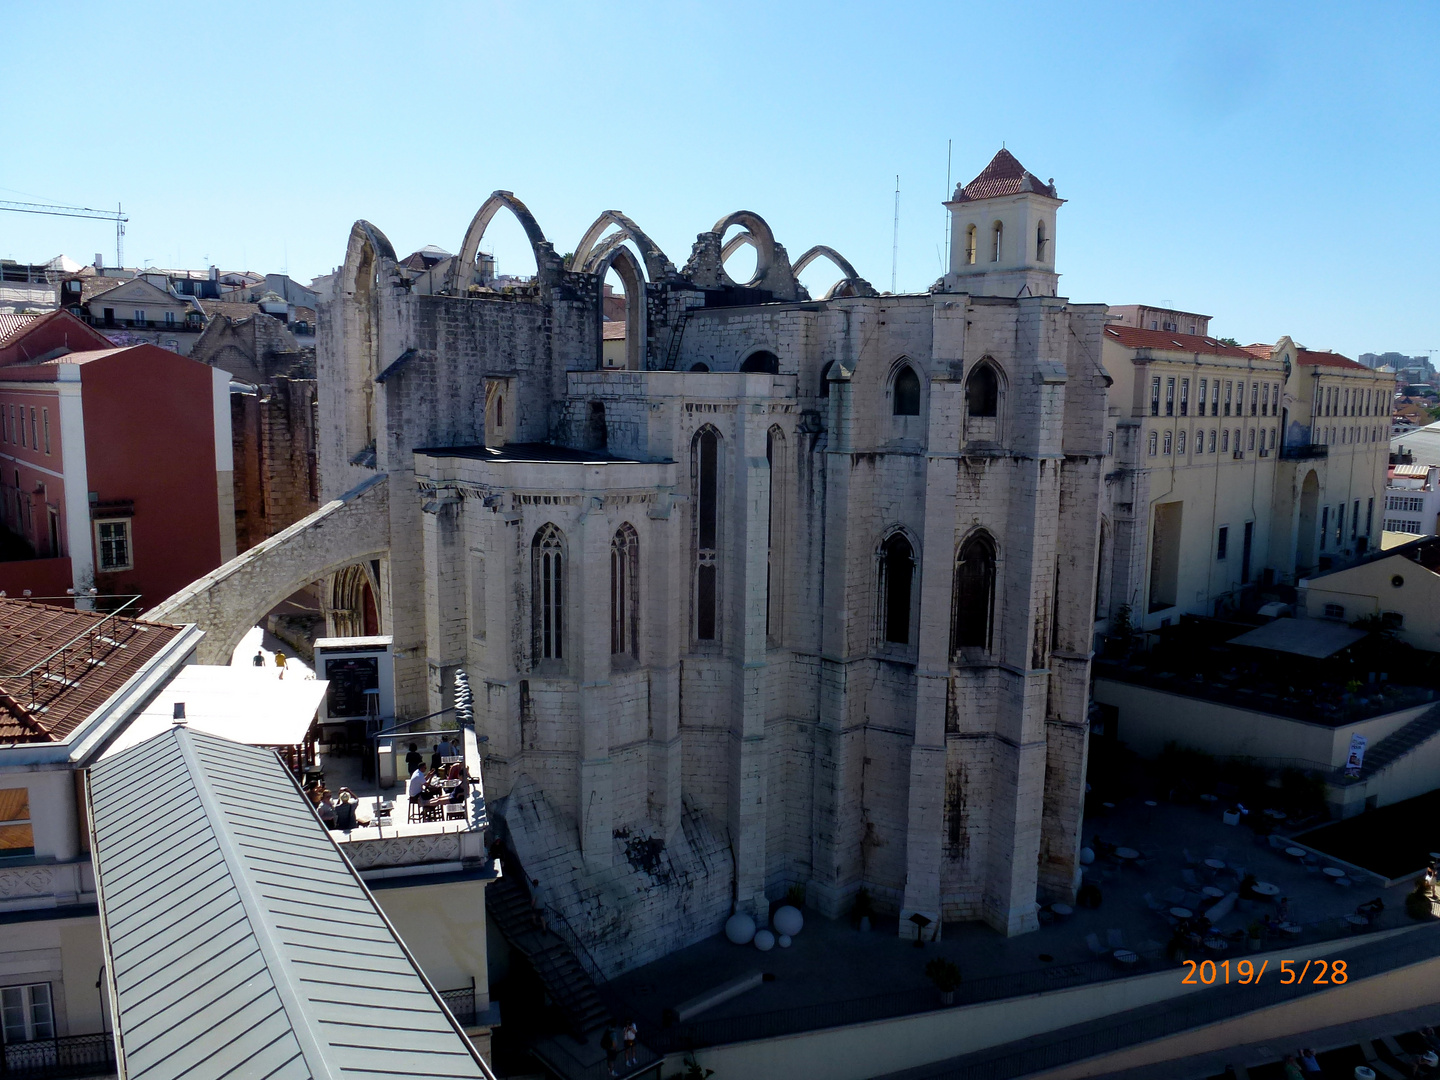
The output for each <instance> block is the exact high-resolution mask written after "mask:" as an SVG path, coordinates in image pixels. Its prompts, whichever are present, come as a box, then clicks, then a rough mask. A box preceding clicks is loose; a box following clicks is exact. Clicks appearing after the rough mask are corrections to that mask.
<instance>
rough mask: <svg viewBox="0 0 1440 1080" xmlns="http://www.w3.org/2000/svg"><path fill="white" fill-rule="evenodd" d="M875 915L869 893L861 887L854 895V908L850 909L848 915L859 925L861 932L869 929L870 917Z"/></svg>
mask: <svg viewBox="0 0 1440 1080" xmlns="http://www.w3.org/2000/svg"><path fill="white" fill-rule="evenodd" d="M873 914H875V906H874V904H873V903H872V902H871V900H870V892H869V890H868V889H866V888H865V887H864V886H863V885H862V886H861V887H860V889H859V891H858V892H856V893H855V906H854V907H852V908H851V909H850V915H851V917H852V918H854V919H855V920H856V922H858V923H859V924H860V929H861V931H862V932H863V931H868V930H869V929H870V916H871V915H873Z"/></svg>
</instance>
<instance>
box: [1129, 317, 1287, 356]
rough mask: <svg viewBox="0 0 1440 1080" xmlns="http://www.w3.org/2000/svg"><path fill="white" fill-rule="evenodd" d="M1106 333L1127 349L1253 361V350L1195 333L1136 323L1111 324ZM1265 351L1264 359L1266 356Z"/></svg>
mask: <svg viewBox="0 0 1440 1080" xmlns="http://www.w3.org/2000/svg"><path fill="white" fill-rule="evenodd" d="M1105 336H1106V337H1108V338H1110V339H1111V340H1113V341H1117V342H1119V343H1120V344H1121V345H1124V346H1125V347H1127V348H1130V349H1162V350H1167V351H1169V352H1186V353H1204V354H1205V355H1207V356H1229V357H1232V358H1234V359H1236V360H1253V359H1255V357H1256V355H1257V354H1255V353H1252V352H1250V351H1249V350H1248V349H1241V348H1238V347H1236V346H1234V345H1225V344H1223V343H1221V342H1219V341H1216V340H1215V339H1214V338H1212V337H1201V336H1199V335H1198V334H1173V333H1171V332H1170V331H1168V330H1143V329H1141V328H1140V327H1138V326H1121V325H1119V324H1118V323H1112V324H1111V325H1109V326H1107V327H1105ZM1269 357H1270V354H1269V352H1266V353H1265V354H1264V357H1263V358H1264V359H1269Z"/></svg>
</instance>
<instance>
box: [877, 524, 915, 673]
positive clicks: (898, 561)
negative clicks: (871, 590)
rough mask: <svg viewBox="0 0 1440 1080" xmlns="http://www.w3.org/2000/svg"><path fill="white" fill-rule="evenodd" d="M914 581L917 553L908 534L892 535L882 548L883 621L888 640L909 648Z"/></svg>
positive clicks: (881, 589) (887, 538)
mask: <svg viewBox="0 0 1440 1080" xmlns="http://www.w3.org/2000/svg"><path fill="white" fill-rule="evenodd" d="M914 581H915V549H914V548H912V547H911V546H910V541H909V540H907V539H905V534H904V533H900V532H895V533H891V534H890V535H889V536H887V537H886V538H885V540H884V542H883V543H881V545H880V605H881V607H880V617H881V620H882V622H883V623H884V627H883V629H884V633H885V640H886V641H892V642H894V643H896V644H897V645H908V644H910V591H911V586H912V585H913V584H914Z"/></svg>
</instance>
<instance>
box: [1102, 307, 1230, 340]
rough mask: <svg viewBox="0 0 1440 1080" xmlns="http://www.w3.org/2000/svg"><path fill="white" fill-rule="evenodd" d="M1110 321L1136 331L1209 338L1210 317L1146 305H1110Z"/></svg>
mask: <svg viewBox="0 0 1440 1080" xmlns="http://www.w3.org/2000/svg"><path fill="white" fill-rule="evenodd" d="M1110 321H1111V322H1112V323H1114V324H1115V325H1116V326H1133V327H1135V328H1136V329H1138V330H1159V331H1162V332H1164V333H1167V334H1185V335H1187V336H1189V337H1209V336H1210V316H1209V315H1196V314H1195V313H1194V312H1191V311H1176V310H1174V309H1173V308H1162V307H1150V306H1149V305H1147V304H1118V305H1111V308H1110Z"/></svg>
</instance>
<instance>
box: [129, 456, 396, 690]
mask: <svg viewBox="0 0 1440 1080" xmlns="http://www.w3.org/2000/svg"><path fill="white" fill-rule="evenodd" d="M387 479H388V478H387V477H386V476H384V475H383V474H382V475H380V476H374V477H371V478H370V479H368V480H366V481H365V482H364V483H362V484H359V485H357V486H356V487H354V488H352V489H350V490H349V491H347V492H346V493H345V494H344V495H342V496H340V498H338V499H335V500H334V501H333V502H328V503H326V504H325V505H324V506H322V507H321V508H320V509H319V510H317V511H315V513H313V514H311V515H310V516H309V517H306V518H302V519H301V520H299V521H297V522H296V523H295V524H294V525H291V526H290V527H289V528H288V529H286V530H284V531H283V532H279V533H276V534H275V535H274V536H272V537H270V539H268V540H266V541H264V542H262V543H260V544H257V545H255V547H253V548H251V549H250V550H249V551H247V552H245V553H244V554H243V555H240V556H238V557H236V558H234V559H231V560H230V561H229V562H227V563H226V564H225V565H224V566H221V567H220V568H219V569H217V570H213V571H211V572H210V573H209V574H206V575H205V576H204V577H203V578H200V579H199V580H198V581H195V582H192V583H191V584H190V585H189V586H187V587H186V588H184V589H182V590H181V591H180V592H178V593H176V594H175V595H174V596H172V597H170V598H169V599H168V600H166V601H164V602H163V603H161V604H158V605H156V606H155V607H153V608H151V609H150V611H149V612H148V613H147V614H146V617H147V618H148V619H150V620H151V621H154V622H169V623H194V624H196V625H197V626H199V627H200V629H201V630H204V631H205V637H204V638H202V639H201V641H200V645H199V646H198V648H197V649H196V654H197V657H198V659H199V661H200V663H202V664H228V663H229V662H230V657H231V656H232V655H234V652H235V647H236V646H237V645H239V644H240V639H241V638H242V637H244V636H245V634H246V633H247V632H248V631H249V630H250V628H251V627H252V626H254V625H255V624H256V623H257V622H259V621H260V619H261V618H263V617H264V615H265V613H266V612H268V611H270V610H271V609H272V608H274V607H275V606H276V605H277V604H279V603H280V602H281V601H282V600H284V599H285V598H286V597H287V596H289V595H290V594H291V593H293V592H295V591H296V590H297V589H299V588H301V587H303V586H305V585H308V584H310V583H311V582H312V581H318V580H320V579H321V578H324V577H327V576H328V575H330V574H334V573H337V572H338V571H342V570H344V569H345V568H346V567H349V566H352V565H354V564H357V563H365V562H368V561H369V560H372V559H383V558H385V557H386V556H387V555H388V554H389V550H390V499H389V485H388V483H387Z"/></svg>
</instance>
